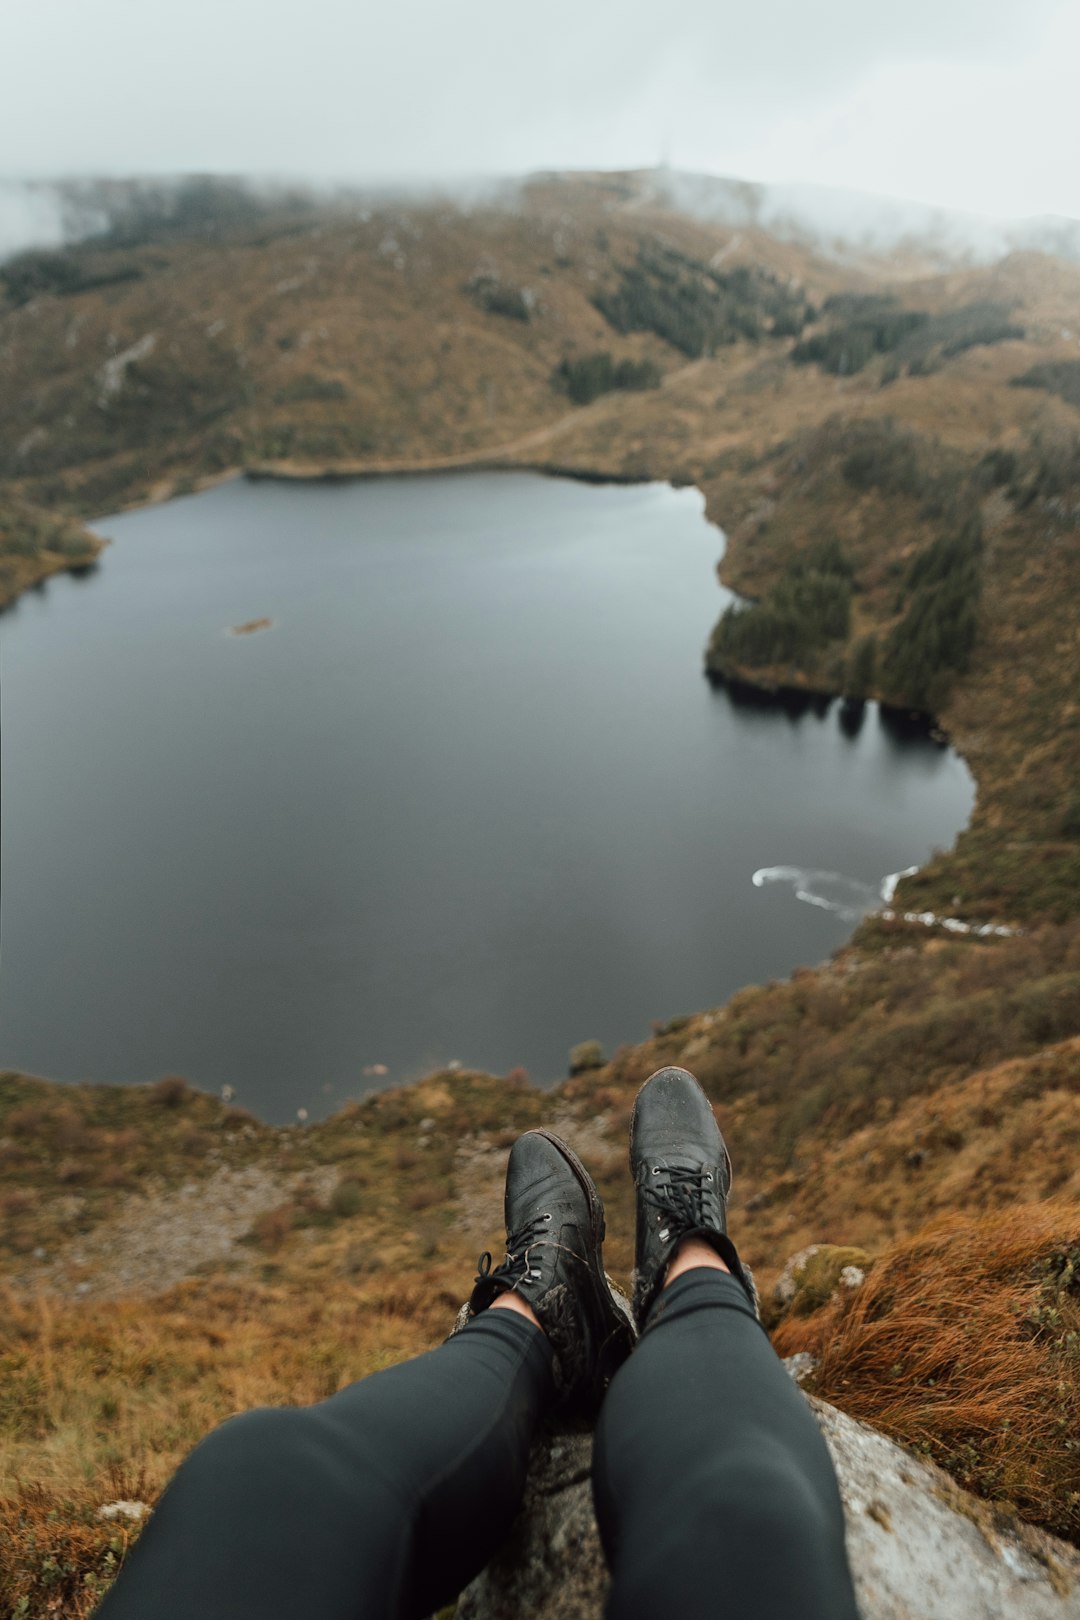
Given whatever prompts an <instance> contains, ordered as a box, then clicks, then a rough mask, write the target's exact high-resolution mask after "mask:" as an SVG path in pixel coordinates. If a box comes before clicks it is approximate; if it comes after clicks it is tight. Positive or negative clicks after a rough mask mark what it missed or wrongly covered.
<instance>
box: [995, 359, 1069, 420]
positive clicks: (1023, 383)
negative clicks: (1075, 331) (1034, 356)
mask: <svg viewBox="0 0 1080 1620" xmlns="http://www.w3.org/2000/svg"><path fill="white" fill-rule="evenodd" d="M1012 381H1013V387H1014V388H1044V389H1045V390H1046V391H1047V393H1049V394H1057V396H1058V397H1059V399H1063V400H1065V401H1066V402H1067V403H1068V404H1069V405H1075V406H1076V407H1077V409H1078V410H1080V360H1044V361H1043V362H1042V364H1041V365H1038V366H1032V368H1031V370H1030V371H1025V372H1024V375H1023V376H1022V377H1014V378H1013V380H1012Z"/></svg>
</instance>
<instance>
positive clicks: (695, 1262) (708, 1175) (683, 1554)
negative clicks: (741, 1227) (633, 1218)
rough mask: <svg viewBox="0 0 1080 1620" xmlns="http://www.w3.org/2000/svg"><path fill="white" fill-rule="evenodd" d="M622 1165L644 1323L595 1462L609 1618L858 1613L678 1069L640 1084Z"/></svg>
mask: <svg viewBox="0 0 1080 1620" xmlns="http://www.w3.org/2000/svg"><path fill="white" fill-rule="evenodd" d="M630 1162H631V1167H632V1169H633V1172H634V1180H635V1185H636V1188H637V1245H636V1266H635V1285H634V1303H635V1310H636V1313H637V1316H638V1323H639V1326H640V1327H641V1328H642V1329H643V1332H642V1337H641V1341H640V1343H639V1345H638V1347H637V1349H636V1351H635V1352H634V1354H633V1355H632V1356H631V1358H630V1360H629V1361H628V1363H627V1364H626V1366H625V1367H623V1369H622V1370H621V1372H619V1373H618V1374H617V1376H616V1377H615V1379H614V1381H613V1383H612V1385H611V1388H610V1390H609V1391H608V1395H607V1400H606V1401H605V1403H604V1407H603V1410H602V1412H601V1414H600V1422H599V1425H598V1428H597V1436H596V1448H595V1453H594V1465H593V1490H594V1496H595V1500H596V1510H597V1518H598V1521H599V1525H600V1533H601V1538H602V1540H603V1544H604V1550H605V1553H606V1555H607V1558H608V1562H609V1564H610V1566H611V1571H612V1589H611V1597H610V1601H609V1606H608V1616H609V1620H655V1617H656V1615H657V1614H661V1615H678V1616H679V1620H706V1617H709V1620H715V1617H716V1616H718V1615H730V1616H732V1620H735V1617H736V1616H737V1617H738V1620H793V1617H795V1616H798V1620H857V1612H858V1611H857V1609H856V1607H855V1598H854V1593H853V1590H852V1585H851V1576H850V1573H849V1571H848V1566H847V1557H846V1553H845V1549H844V1520H843V1512H842V1509H841V1503H840V1493H839V1489H838V1487H837V1483H836V1476H835V1474H834V1472H833V1468H832V1462H831V1459H830V1457H829V1453H828V1450H827V1448H826V1445H825V1442H824V1440H823V1438H822V1436H821V1433H820V1431H819V1429H818V1426H817V1424H816V1423H815V1421H814V1418H813V1415H812V1413H811V1411H810V1409H809V1407H808V1406H807V1404H806V1402H805V1400H804V1399H803V1397H802V1395H801V1393H800V1392H799V1390H798V1389H797V1388H796V1387H795V1385H794V1384H793V1383H792V1381H791V1379H790V1378H789V1377H788V1375H787V1373H786V1371H785V1370H784V1368H783V1366H782V1364H781V1362H780V1361H779V1359H778V1358H777V1356H776V1354H775V1352H774V1350H773V1348H772V1346H771V1345H770V1343H769V1341H768V1338H767V1337H766V1335H765V1332H764V1330H763V1329H762V1327H761V1324H760V1323H759V1321H758V1319H757V1313H756V1309H755V1303H754V1301H755V1296H754V1291H753V1283H752V1279H751V1278H750V1276H749V1273H748V1272H747V1271H746V1268H745V1267H744V1266H743V1265H742V1263H741V1261H740V1259H739V1256H738V1253H737V1251H736V1249H735V1247H734V1245H733V1243H732V1242H731V1239H730V1238H729V1237H728V1235H727V1196H728V1191H729V1189H730V1186H731V1160H730V1157H729V1155H728V1151H727V1147H726V1145H725V1143H724V1139H723V1137H722V1136H721V1134H720V1130H719V1128H718V1126H717V1123H716V1119H715V1116H714V1114H713V1111H712V1109H711V1107H710V1105H709V1102H708V1099H707V1098H706V1096H705V1094H704V1092H703V1091H702V1090H701V1087H700V1086H699V1085H698V1083H697V1081H696V1080H695V1079H694V1077H693V1076H692V1075H690V1074H688V1073H687V1072H686V1070H685V1069H661V1070H659V1071H658V1072H657V1073H656V1074H655V1075H653V1076H652V1077H651V1078H650V1079H649V1080H647V1081H646V1083H645V1085H644V1086H643V1087H642V1089H641V1091H640V1093H639V1094H638V1099H637V1103H636V1105H635V1108H634V1119H633V1124H632V1126H631V1140H630Z"/></svg>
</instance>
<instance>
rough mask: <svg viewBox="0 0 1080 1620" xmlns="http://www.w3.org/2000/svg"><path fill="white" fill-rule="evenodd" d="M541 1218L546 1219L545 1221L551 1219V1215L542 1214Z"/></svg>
mask: <svg viewBox="0 0 1080 1620" xmlns="http://www.w3.org/2000/svg"><path fill="white" fill-rule="evenodd" d="M540 1218H541V1220H544V1221H550V1219H551V1216H550V1215H542V1216H541V1217H540Z"/></svg>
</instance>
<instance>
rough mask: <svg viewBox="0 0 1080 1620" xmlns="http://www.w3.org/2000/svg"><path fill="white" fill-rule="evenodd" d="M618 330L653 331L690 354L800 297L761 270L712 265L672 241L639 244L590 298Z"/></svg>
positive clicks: (748, 330)
mask: <svg viewBox="0 0 1080 1620" xmlns="http://www.w3.org/2000/svg"><path fill="white" fill-rule="evenodd" d="M593 303H594V304H595V306H596V308H597V309H598V310H599V311H600V313H601V315H603V317H604V319H605V320H606V321H607V322H608V323H609V324H610V325H611V326H613V327H614V328H615V330H616V331H617V332H655V333H656V335H657V337H661V338H663V339H664V341H665V342H666V343H670V344H671V345H672V347H673V348H676V349H680V350H681V351H682V353H683V354H685V355H688V356H689V357H690V358H691V359H697V358H698V357H700V356H702V355H710V354H715V353H716V351H717V349H719V348H722V347H723V346H725V345H726V344H730V343H735V342H737V341H738V340H739V339H740V338H749V339H757V338H760V337H762V336H763V335H764V333H765V332H766V331H767V330H768V328H769V327H770V326H773V327H775V323H776V321H777V320H780V321H781V322H783V320H784V319H785V318H788V319H792V318H794V315H795V312H796V311H798V312H800V319H801V311H802V309H803V301H802V299H801V297H799V296H798V295H797V294H795V293H793V292H792V291H791V290H790V289H789V288H788V287H787V286H786V285H785V284H784V283H783V282H781V281H780V280H779V279H778V278H777V277H775V276H772V275H770V274H769V273H768V272H767V271H764V270H759V269H749V268H748V267H746V266H738V267H737V268H736V269H734V270H729V271H721V270H714V269H712V268H711V267H710V266H709V265H707V264H705V263H703V262H702V261H700V260H698V259H693V258H690V257H689V255H687V254H684V253H679V252H677V251H676V250H675V249H674V248H660V247H652V248H642V249H641V250H640V252H639V254H638V258H637V262H636V263H635V264H632V265H629V266H626V267H624V268H623V270H622V271H621V272H620V277H619V283H618V286H616V287H615V288H613V289H605V290H604V291H601V292H599V293H597V294H596V296H595V297H594V299H593Z"/></svg>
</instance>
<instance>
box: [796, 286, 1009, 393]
mask: <svg viewBox="0 0 1080 1620" xmlns="http://www.w3.org/2000/svg"><path fill="white" fill-rule="evenodd" d="M824 314H825V315H826V316H827V317H828V318H829V319H828V323H827V324H826V325H824V326H823V327H822V328H821V330H819V331H815V332H813V333H811V335H810V336H809V337H806V338H804V339H803V340H802V342H801V343H797V344H796V345H795V347H794V349H793V350H792V351H791V358H792V359H793V360H794V361H796V362H797V363H798V364H800V365H809V364H811V363H814V364H816V365H819V366H821V368H822V370H823V371H827V372H830V373H832V375H833V376H837V377H848V376H852V375H854V373H855V372H858V371H862V370H863V368H864V367H865V366H867V365H869V364H870V362H871V360H873V359H875V358H876V357H877V356H878V355H886V354H887V355H890V356H892V357H893V358H892V359H891V360H890V361H889V362H888V364H887V366H886V367H885V368H884V369H883V371H882V381H883V382H895V381H896V379H897V377H899V376H901V375H902V374H903V372H904V371H905V370H906V371H907V372H908V373H909V374H910V375H911V376H926V375H927V373H928V372H930V371H933V370H936V369H937V368H938V367H939V366H940V365H942V364H943V363H944V362H945V361H946V360H951V359H954V358H955V357H956V356H957V355H960V354H963V353H964V352H965V350H967V349H974V348H976V347H978V346H979V345H981V344H991V343H1004V342H1006V341H1007V340H1008V339H1010V338H1022V337H1023V336H1024V328H1023V327H1022V326H1020V325H1018V324H1017V322H1016V321H1014V320H1011V319H1010V314H1009V309H1008V307H1007V306H1006V305H1004V304H998V303H993V302H991V301H989V300H985V301H982V302H979V303H976V304H965V305H961V306H960V307H959V308H958V309H952V310H948V311H947V312H944V313H941V314H937V315H932V314H930V313H929V311H927V310H925V309H904V308H902V307H901V306H900V305H899V303H898V301H897V299H896V298H894V297H892V296H890V295H889V294H885V293H836V294H834V295H833V296H832V297H831V298H828V299H826V301H825V306H824Z"/></svg>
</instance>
